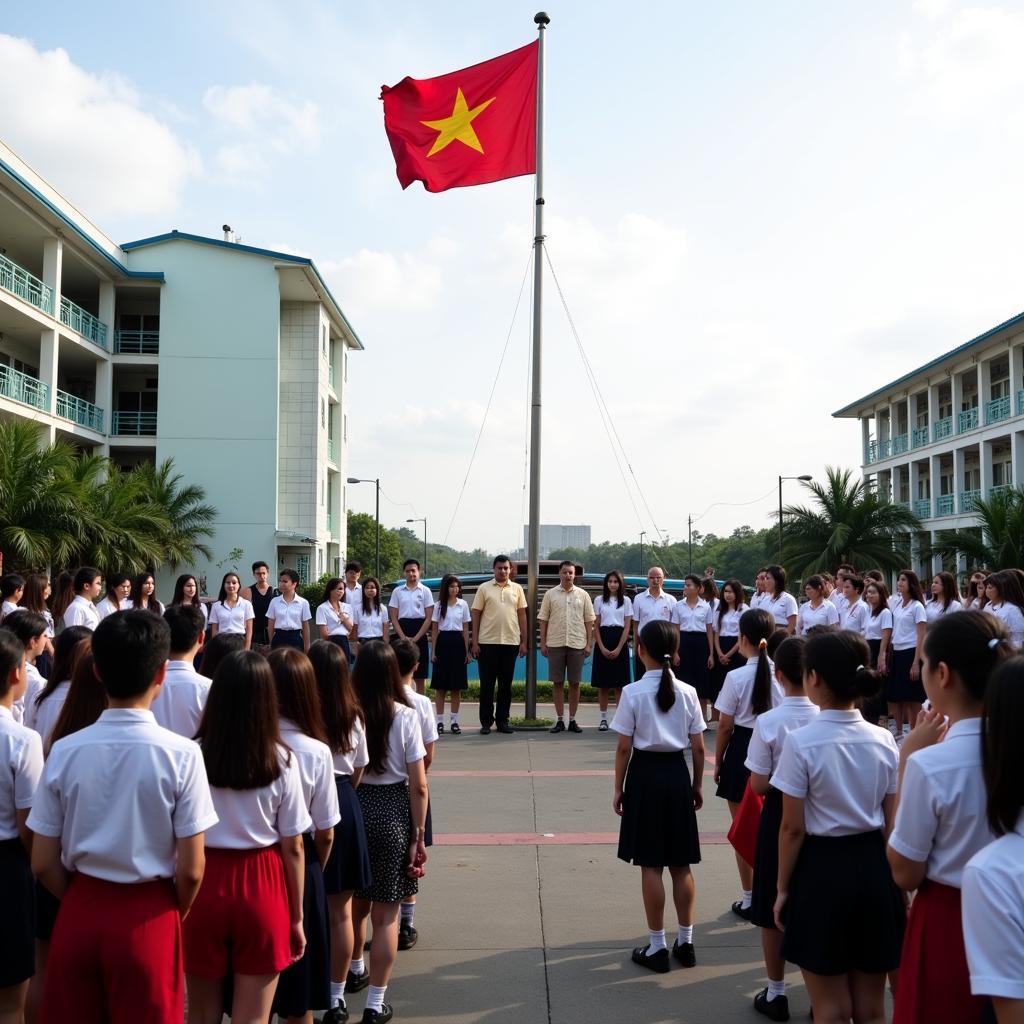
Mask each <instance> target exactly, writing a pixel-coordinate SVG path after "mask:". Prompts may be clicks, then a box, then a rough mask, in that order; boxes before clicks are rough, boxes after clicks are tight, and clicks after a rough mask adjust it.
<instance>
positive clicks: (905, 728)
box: [903, 722, 910, 736]
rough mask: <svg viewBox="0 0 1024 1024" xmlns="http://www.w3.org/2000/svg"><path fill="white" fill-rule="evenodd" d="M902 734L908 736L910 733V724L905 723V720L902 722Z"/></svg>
mask: <svg viewBox="0 0 1024 1024" xmlns="http://www.w3.org/2000/svg"><path fill="white" fill-rule="evenodd" d="M903 735H904V736H909V735H910V726H909V725H907V723H906V722H904V723H903Z"/></svg>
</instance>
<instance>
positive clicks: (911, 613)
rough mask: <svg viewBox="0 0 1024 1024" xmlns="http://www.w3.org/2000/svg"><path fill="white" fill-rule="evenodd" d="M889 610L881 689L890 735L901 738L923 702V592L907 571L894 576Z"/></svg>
mask: <svg viewBox="0 0 1024 1024" xmlns="http://www.w3.org/2000/svg"><path fill="white" fill-rule="evenodd" d="M891 610H892V649H893V654H892V663H891V664H890V665H889V675H888V680H887V682H886V687H885V698H886V700H887V701H888V703H889V718H890V720H891V724H890V728H891V729H892V731H893V735H894V736H897V737H901V736H905V735H906V734H907V733H909V732H910V723H911V722H913V721H914V720H915V719H916V718H917V713H918V712H919V711H920V710H921V705H922V704H923V703H924V687H923V686H922V685H921V652H922V650H923V648H924V631H925V628H926V624H927V621H928V613H927V612H926V611H925V607H924V593H923V592H922V590H921V584H920V582H919V580H918V578H917V573H915V572H913V571H912V570H911V569H903V570H901V571H900V574H899V576H897V577H896V594H895V600H894V601H893V602H892V605H891Z"/></svg>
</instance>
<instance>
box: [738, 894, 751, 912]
mask: <svg viewBox="0 0 1024 1024" xmlns="http://www.w3.org/2000/svg"><path fill="white" fill-rule="evenodd" d="M753 902H754V891H753V889H744V890H743V899H741V900H740V910H746V909H747V907H749V906H750V904H751V903H753Z"/></svg>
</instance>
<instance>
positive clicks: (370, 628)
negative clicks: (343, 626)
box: [352, 604, 388, 640]
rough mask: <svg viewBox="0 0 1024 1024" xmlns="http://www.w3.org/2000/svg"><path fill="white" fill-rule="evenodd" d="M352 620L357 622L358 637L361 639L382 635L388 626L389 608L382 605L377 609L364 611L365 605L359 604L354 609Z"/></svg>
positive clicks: (370, 638)
mask: <svg viewBox="0 0 1024 1024" xmlns="http://www.w3.org/2000/svg"><path fill="white" fill-rule="evenodd" d="M352 621H353V622H354V623H355V627H356V637H357V638H358V639H359V640H372V639H373V638H374V637H378V636H380V637H382V636H384V634H385V633H386V632H387V628H388V610H387V609H386V608H384V607H383V606H381V607H380V608H378V609H376V610H375V611H370V612H364V611H363V606H362V605H361V604H358V605H356V606H355V608H353V609H352Z"/></svg>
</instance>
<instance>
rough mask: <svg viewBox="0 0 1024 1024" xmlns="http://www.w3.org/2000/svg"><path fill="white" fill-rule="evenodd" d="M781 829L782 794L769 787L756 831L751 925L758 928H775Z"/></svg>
mask: <svg viewBox="0 0 1024 1024" xmlns="http://www.w3.org/2000/svg"><path fill="white" fill-rule="evenodd" d="M781 825H782V793H781V792H779V790H777V789H774V788H773V787H771V786H769V787H768V793H767V795H766V796H765V798H764V805H763V806H762V808H761V822H760V824H759V825H758V828H757V853H756V854H755V855H754V864H753V868H754V896H753V900H754V902H753V905H752V906H751V908H750V922H751V924H756V925H757V927H758V928H774V927H775V900H776V898H777V896H778V890H777V888H776V886H777V884H778V881H779V828H780V827H781Z"/></svg>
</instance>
